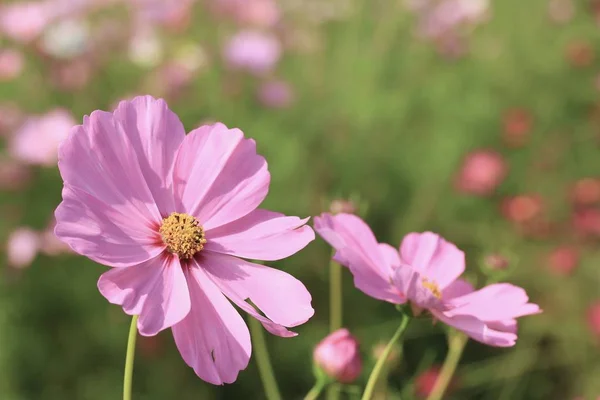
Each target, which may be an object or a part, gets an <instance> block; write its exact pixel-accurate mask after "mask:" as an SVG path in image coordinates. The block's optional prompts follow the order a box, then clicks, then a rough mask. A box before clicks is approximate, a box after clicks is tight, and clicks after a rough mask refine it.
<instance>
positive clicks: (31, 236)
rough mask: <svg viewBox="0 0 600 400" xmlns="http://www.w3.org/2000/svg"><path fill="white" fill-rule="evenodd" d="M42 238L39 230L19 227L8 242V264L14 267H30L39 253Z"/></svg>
mask: <svg viewBox="0 0 600 400" xmlns="http://www.w3.org/2000/svg"><path fill="white" fill-rule="evenodd" d="M39 246H40V239H39V235H38V234H37V232H35V231H34V230H32V229H29V228H18V229H16V230H15V231H14V232H12V233H11V234H10V236H9V237H8V240H7V242H6V254H7V258H8V265H10V266H11V267H14V268H26V267H28V266H29V265H30V264H31V263H32V262H33V260H34V259H35V256H36V255H37V253H38V250H39Z"/></svg>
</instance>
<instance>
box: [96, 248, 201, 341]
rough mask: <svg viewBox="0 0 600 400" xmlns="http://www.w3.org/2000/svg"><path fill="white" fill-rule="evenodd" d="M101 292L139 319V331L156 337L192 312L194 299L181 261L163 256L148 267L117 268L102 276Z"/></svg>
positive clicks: (155, 259)
mask: <svg viewBox="0 0 600 400" xmlns="http://www.w3.org/2000/svg"><path fill="white" fill-rule="evenodd" d="M98 290H100V293H102V295H103V296H104V297H106V299H107V300H108V301H109V302H111V303H112V304H118V305H120V306H122V307H123V311H125V313H126V314H129V315H139V316H140V317H139V320H138V324H137V326H138V330H139V332H140V334H141V335H143V336H154V335H156V334H157V333H158V332H160V331H162V330H163V329H166V328H169V327H171V326H173V325H175V324H176V323H178V322H179V321H181V320H182V319H183V318H184V317H185V316H186V315H187V314H188V313H189V311H190V295H189V292H188V287H187V283H186V280H185V276H184V274H183V271H182V269H181V265H180V263H179V259H178V258H177V257H173V256H170V255H165V256H159V257H156V258H153V259H152V260H149V261H146V262H145V263H142V264H139V265H134V266H131V267H125V268H113V269H111V270H109V271H108V272H105V273H104V274H102V276H100V279H99V280H98Z"/></svg>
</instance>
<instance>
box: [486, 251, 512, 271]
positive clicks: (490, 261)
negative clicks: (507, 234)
mask: <svg viewBox="0 0 600 400" xmlns="http://www.w3.org/2000/svg"><path fill="white" fill-rule="evenodd" d="M484 264H485V266H486V267H487V268H489V269H491V270H497V271H501V270H505V269H506V268H508V266H509V265H510V263H509V262H508V260H507V259H506V257H504V256H503V255H501V254H489V255H487V256H486V257H485V260H484Z"/></svg>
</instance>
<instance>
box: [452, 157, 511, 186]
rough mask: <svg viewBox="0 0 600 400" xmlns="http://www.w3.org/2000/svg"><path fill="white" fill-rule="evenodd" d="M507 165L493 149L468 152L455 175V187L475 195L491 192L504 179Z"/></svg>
mask: <svg viewBox="0 0 600 400" xmlns="http://www.w3.org/2000/svg"><path fill="white" fill-rule="evenodd" d="M507 170H508V165H507V164H506V161H505V160H504V158H503V157H502V156H501V155H500V154H499V153H497V152H495V151H493V150H478V151H474V152H472V153H469V154H468V155H467V156H466V157H465V159H464V161H463V164H462V166H461V168H460V170H459V173H458V175H457V177H456V182H455V185H456V189H457V190H458V191H460V192H462V193H468V194H472V195H475V196H487V195H489V194H491V193H492V192H493V191H494V190H495V189H496V187H498V185H500V183H502V181H503V180H504V177H505V176H506V173H507Z"/></svg>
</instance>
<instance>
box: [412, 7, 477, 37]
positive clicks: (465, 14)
mask: <svg viewBox="0 0 600 400" xmlns="http://www.w3.org/2000/svg"><path fill="white" fill-rule="evenodd" d="M413 9H414V10H416V11H417V12H418V13H419V14H420V21H419V27H418V32H419V33H420V34H421V35H422V36H424V37H426V38H432V39H435V38H441V37H443V36H444V35H446V34H448V33H450V32H452V31H454V30H455V29H457V28H459V27H460V26H462V25H465V24H479V23H482V22H484V21H485V20H486V19H487V17H488V14H489V1H488V0H444V1H440V2H428V4H419V5H417V6H416V7H414V6H413Z"/></svg>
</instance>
